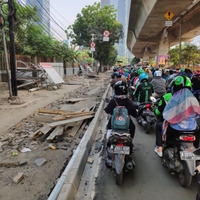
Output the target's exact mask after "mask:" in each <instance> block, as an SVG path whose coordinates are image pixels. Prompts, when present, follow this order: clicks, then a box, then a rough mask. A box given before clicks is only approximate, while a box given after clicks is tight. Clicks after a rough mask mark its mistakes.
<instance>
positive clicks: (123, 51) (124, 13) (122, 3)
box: [101, 0, 132, 61]
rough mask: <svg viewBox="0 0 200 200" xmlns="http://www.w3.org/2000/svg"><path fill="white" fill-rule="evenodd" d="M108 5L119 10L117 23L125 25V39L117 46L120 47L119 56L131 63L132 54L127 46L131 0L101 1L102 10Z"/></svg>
mask: <svg viewBox="0 0 200 200" xmlns="http://www.w3.org/2000/svg"><path fill="white" fill-rule="evenodd" d="M108 5H114V7H115V9H117V21H118V22H120V23H121V24H122V25H123V31H124V37H123V39H122V41H121V42H120V43H119V44H116V46H117V47H118V55H119V56H123V57H127V58H128V60H129V61H130V59H131V57H132V54H131V52H129V50H128V48H127V46H126V39H127V33H128V21H129V13H130V0H101V7H102V8H103V7H104V6H108Z"/></svg>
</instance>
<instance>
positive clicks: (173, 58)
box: [168, 46, 179, 67]
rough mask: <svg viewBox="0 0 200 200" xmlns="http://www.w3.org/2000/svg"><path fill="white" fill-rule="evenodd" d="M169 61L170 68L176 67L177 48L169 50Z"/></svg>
mask: <svg viewBox="0 0 200 200" xmlns="http://www.w3.org/2000/svg"><path fill="white" fill-rule="evenodd" d="M168 55H169V60H170V62H171V64H172V66H175V67H176V66H177V65H178V63H179V46H176V47H175V48H172V49H170V51H169V52H168Z"/></svg>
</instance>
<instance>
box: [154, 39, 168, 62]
mask: <svg viewBox="0 0 200 200" xmlns="http://www.w3.org/2000/svg"><path fill="white" fill-rule="evenodd" d="M169 50H170V43H169V42H168V41H167V40H163V39H161V41H160V42H159V43H158V44H157V62H156V64H157V65H159V58H161V56H162V59H163V58H165V59H166V57H167V54H168V52H169Z"/></svg>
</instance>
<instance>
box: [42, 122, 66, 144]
mask: <svg viewBox="0 0 200 200" xmlns="http://www.w3.org/2000/svg"><path fill="white" fill-rule="evenodd" d="M64 127H65V126H64V125H62V126H57V127H56V128H55V129H54V130H53V132H52V133H51V134H50V135H49V137H48V138H47V139H46V140H47V141H52V140H53V139H54V138H55V137H56V136H61V135H62V134H63V131H64Z"/></svg>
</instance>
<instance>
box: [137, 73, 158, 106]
mask: <svg viewBox="0 0 200 200" xmlns="http://www.w3.org/2000/svg"><path fill="white" fill-rule="evenodd" d="M148 80H149V77H148V75H147V74H146V73H145V72H143V73H142V74H140V76H139V81H140V84H138V85H137V86H136V89H135V92H134V93H133V95H134V96H136V97H138V102H140V103H142V102H147V101H150V97H151V96H152V94H153V93H154V86H153V84H151V83H148Z"/></svg>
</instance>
